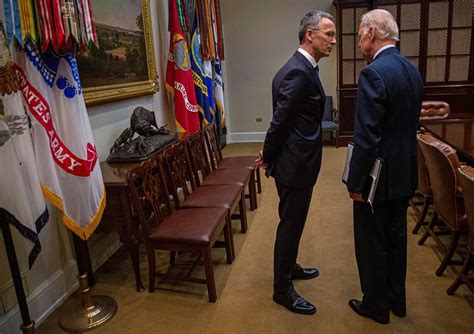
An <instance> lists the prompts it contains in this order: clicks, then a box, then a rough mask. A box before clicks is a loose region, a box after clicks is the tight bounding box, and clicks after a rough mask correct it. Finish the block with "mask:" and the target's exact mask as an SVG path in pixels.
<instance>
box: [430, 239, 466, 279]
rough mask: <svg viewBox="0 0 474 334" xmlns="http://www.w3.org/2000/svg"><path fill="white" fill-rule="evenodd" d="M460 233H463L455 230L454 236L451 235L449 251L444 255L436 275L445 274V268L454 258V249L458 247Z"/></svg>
mask: <svg viewBox="0 0 474 334" xmlns="http://www.w3.org/2000/svg"><path fill="white" fill-rule="evenodd" d="M460 235H461V233H459V232H457V231H453V233H452V237H451V242H450V243H449V248H448V252H447V253H446V256H445V257H444V259H443V262H441V265H440V266H439V268H438V270H436V276H441V275H443V273H444V270H445V269H446V267H447V266H448V265H449V263H450V262H451V259H452V258H453V255H454V251H455V250H456V248H457V247H458V243H459V236H460Z"/></svg>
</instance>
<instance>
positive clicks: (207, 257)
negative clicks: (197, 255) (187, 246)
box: [202, 247, 217, 303]
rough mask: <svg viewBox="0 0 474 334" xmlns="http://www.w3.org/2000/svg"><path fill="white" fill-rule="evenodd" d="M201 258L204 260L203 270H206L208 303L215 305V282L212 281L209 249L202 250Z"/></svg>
mask: <svg viewBox="0 0 474 334" xmlns="http://www.w3.org/2000/svg"><path fill="white" fill-rule="evenodd" d="M202 258H203V260H204V268H205V270H206V282H207V293H208V295H209V302H211V303H215V302H216V300H217V293H216V282H215V281H214V269H213V267H212V266H213V265H212V255H211V247H206V248H204V249H203V250H202Z"/></svg>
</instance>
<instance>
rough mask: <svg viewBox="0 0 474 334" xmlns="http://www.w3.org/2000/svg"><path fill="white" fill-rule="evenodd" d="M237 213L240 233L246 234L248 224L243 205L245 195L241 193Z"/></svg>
mask: <svg viewBox="0 0 474 334" xmlns="http://www.w3.org/2000/svg"><path fill="white" fill-rule="evenodd" d="M239 211H240V226H241V227H240V231H241V232H242V233H246V232H247V228H248V224H247V209H246V205H245V193H244V191H242V195H241V196H240V202H239Z"/></svg>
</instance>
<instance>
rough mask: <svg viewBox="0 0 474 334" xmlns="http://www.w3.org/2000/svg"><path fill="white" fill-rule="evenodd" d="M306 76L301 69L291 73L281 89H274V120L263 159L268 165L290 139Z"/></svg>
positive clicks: (281, 85)
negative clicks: (290, 130) (290, 131)
mask: <svg viewBox="0 0 474 334" xmlns="http://www.w3.org/2000/svg"><path fill="white" fill-rule="evenodd" d="M305 86H307V83H306V74H305V73H304V72H303V71H302V70H301V69H293V70H291V71H289V72H288V73H287V74H286V75H285V77H284V78H283V80H282V81H281V82H280V85H279V87H274V91H273V94H274V95H276V96H274V97H273V99H274V101H275V102H274V105H275V106H274V111H273V118H272V121H271V122H270V128H269V129H268V131H267V135H266V137H265V143H264V145H263V159H264V162H265V163H266V164H268V165H272V164H273V163H274V162H275V159H276V158H277V156H278V154H279V153H280V151H281V149H282V147H283V145H284V143H285V142H286V140H287V138H288V133H289V129H290V127H291V124H292V121H293V120H294V118H295V116H296V115H295V113H296V112H297V110H298V104H299V103H301V100H302V98H303V93H304V92H305V89H307V88H305Z"/></svg>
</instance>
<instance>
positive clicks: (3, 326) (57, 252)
mask: <svg viewBox="0 0 474 334" xmlns="http://www.w3.org/2000/svg"><path fill="white" fill-rule="evenodd" d="M167 4H168V1H167V0H151V3H150V8H151V16H152V26H153V38H154V44H155V56H156V63H157V72H158V74H159V76H160V88H161V89H160V91H159V92H158V93H156V94H154V95H146V96H143V97H137V98H133V99H127V100H123V101H117V102H114V103H107V104H102V105H97V106H91V107H89V108H88V111H89V118H90V123H91V127H92V132H93V135H94V140H95V144H96V146H97V151H98V154H99V158H100V161H104V160H106V159H107V157H108V154H109V149H110V147H111V146H112V145H113V143H114V141H115V139H116V138H117V137H118V136H119V135H120V134H121V132H122V131H123V130H124V129H125V128H126V127H128V126H129V122H130V115H131V113H132V111H133V109H134V108H136V107H137V106H143V107H145V108H147V109H151V110H154V111H155V113H156V119H157V123H158V124H159V125H164V124H168V125H169V127H170V128H171V129H174V114H173V113H170V112H169V111H168V110H169V106H168V99H167V96H166V93H165V90H164V89H163V87H164V81H163V78H164V69H165V68H166V67H165V66H166V59H167V53H168V47H169V44H168V43H169V33H168V31H167V20H168V19H167V18H168V5H167ZM0 9H1V10H0V11H1V12H2V14H1V15H0V19H2V20H3V1H1V0H0ZM159 27H160V28H159ZM161 27H164V29H161ZM0 163H1V162H0ZM0 189H1V188H0ZM1 191H5V189H1ZM49 212H50V216H51V218H50V221H49V222H48V224H47V225H46V227H45V228H44V229H43V231H42V232H41V234H40V237H41V239H42V246H43V250H42V252H41V253H40V255H39V257H38V259H37V261H36V263H35V265H34V266H33V268H32V270H31V271H30V270H28V262H27V251H26V244H27V242H26V241H25V240H24V239H23V238H22V237H21V236H20V235H19V234H18V233H17V232H16V230H14V229H12V234H13V238H14V243H15V248H16V252H17V257H18V259H19V262H20V271H21V273H22V279H23V284H24V287H25V292H26V294H27V300H28V304H29V308H30V313H31V318H32V319H33V320H35V321H36V322H37V323H41V321H42V320H43V319H44V318H45V317H46V316H48V315H49V314H50V313H51V312H52V311H54V310H55V309H56V308H57V307H58V306H59V305H61V303H62V302H63V301H64V300H65V299H66V298H67V297H68V296H69V295H71V294H72V293H73V292H74V291H75V290H76V288H77V279H76V275H77V266H76V262H75V257H74V252H73V246H72V238H71V233H70V232H68V231H67V229H66V228H65V227H64V225H63V224H62V222H61V218H60V212H59V211H58V210H57V209H55V208H54V207H52V206H50V205H49ZM88 243H89V250H90V254H91V260H92V263H93V266H94V267H95V268H97V267H98V266H100V265H101V264H102V263H103V262H105V261H106V260H107V259H108V258H109V257H110V256H111V255H112V254H113V252H114V251H115V250H116V249H117V248H118V247H119V246H120V242H119V241H118V238H117V235H114V234H109V235H93V236H92V237H91V238H90V239H89V242H88ZM0 268H1V269H0V333H20V330H19V328H20V324H21V318H20V314H19V309H18V307H17V306H16V295H15V291H14V287H13V282H12V280H11V274H10V271H9V265H8V261H7V257H6V253H5V248H4V243H3V236H2V235H1V233H0Z"/></svg>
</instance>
